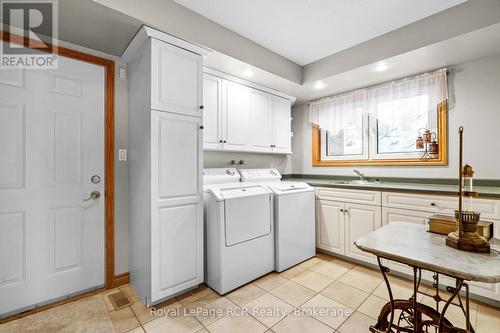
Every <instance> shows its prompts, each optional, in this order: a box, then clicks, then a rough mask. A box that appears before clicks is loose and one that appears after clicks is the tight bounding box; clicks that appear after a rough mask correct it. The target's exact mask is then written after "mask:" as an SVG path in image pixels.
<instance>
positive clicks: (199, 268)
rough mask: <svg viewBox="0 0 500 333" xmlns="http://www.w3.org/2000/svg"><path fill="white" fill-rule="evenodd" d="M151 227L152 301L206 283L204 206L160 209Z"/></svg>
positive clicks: (200, 204) (200, 203)
mask: <svg viewBox="0 0 500 333" xmlns="http://www.w3.org/2000/svg"><path fill="white" fill-rule="evenodd" d="M152 217H153V218H152V225H151V229H152V230H151V237H152V242H151V245H152V253H151V261H152V265H151V279H152V281H151V283H152V290H151V291H152V299H151V302H153V303H154V302H157V301H158V300H161V299H164V298H167V297H170V296H172V295H174V294H176V293H179V292H181V291H184V290H186V289H188V288H191V287H194V286H196V285H198V284H200V283H202V282H203V203H202V202H199V203H192V204H184V205H179V206H171V207H159V208H158V209H157V210H156V212H153V216H152Z"/></svg>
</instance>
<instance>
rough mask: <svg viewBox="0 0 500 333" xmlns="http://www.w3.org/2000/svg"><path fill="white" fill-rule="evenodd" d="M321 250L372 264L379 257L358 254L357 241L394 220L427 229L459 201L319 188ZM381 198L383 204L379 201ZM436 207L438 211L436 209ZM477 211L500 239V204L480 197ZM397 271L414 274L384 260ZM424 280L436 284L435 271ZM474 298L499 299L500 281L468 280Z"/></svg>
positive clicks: (445, 283)
mask: <svg viewBox="0 0 500 333" xmlns="http://www.w3.org/2000/svg"><path fill="white" fill-rule="evenodd" d="M315 191H316V246H317V248H319V249H322V250H325V251H328V252H332V253H336V254H340V255H343V256H346V257H349V258H353V259H356V260H359V261H363V262H366V263H370V264H377V260H376V257H375V256H374V255H372V254H369V253H366V252H363V251H361V250H359V249H358V248H357V247H356V245H354V241H355V240H356V239H358V238H360V237H362V236H364V235H367V234H369V233H370V232H372V231H374V230H376V229H378V228H380V227H382V226H383V225H386V224H389V223H392V222H408V223H417V224H422V225H425V224H426V223H427V219H428V218H429V217H431V216H432V215H433V214H435V213H439V214H450V212H452V211H453V209H454V206H453V205H454V204H455V202H456V198H453V197H450V196H428V195H419V194H407V193H390V192H382V193H381V192H377V191H366V190H351V189H339V188H328V187H317V188H316V190H315ZM380 199H381V200H380ZM436 207H437V208H436ZM474 207H475V209H477V210H479V211H481V212H484V214H482V217H483V215H484V217H483V218H484V219H485V220H489V221H492V222H493V224H494V232H495V237H496V238H500V221H499V220H498V218H497V217H498V216H500V213H499V212H500V201H498V200H489V199H475V200H474ZM383 264H384V265H385V266H387V267H388V268H390V269H391V271H392V272H393V273H402V274H406V275H408V276H413V269H412V268H411V267H409V266H407V265H405V264H400V263H397V262H394V261H388V260H383ZM422 273H423V274H422V278H424V279H426V280H428V281H432V278H433V276H432V273H431V272H427V271H423V272H422ZM439 282H440V285H442V286H454V285H455V281H454V280H453V279H451V278H449V277H446V276H444V275H440V281H439ZM469 286H470V292H471V294H473V295H478V296H482V297H486V298H489V299H492V300H495V301H500V283H497V284H493V283H479V282H469Z"/></svg>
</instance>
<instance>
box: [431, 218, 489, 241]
mask: <svg viewBox="0 0 500 333" xmlns="http://www.w3.org/2000/svg"><path fill="white" fill-rule="evenodd" d="M427 223H428V225H429V232H432V233H435V234H440V235H448V234H449V233H450V232H455V231H457V228H458V227H457V221H456V219H455V218H454V217H453V216H449V215H440V214H434V215H432V216H431V217H429V218H428V219H427ZM477 233H478V234H479V236H482V237H484V238H485V239H487V240H488V239H490V238H491V237H493V222H488V221H479V223H478V225H477Z"/></svg>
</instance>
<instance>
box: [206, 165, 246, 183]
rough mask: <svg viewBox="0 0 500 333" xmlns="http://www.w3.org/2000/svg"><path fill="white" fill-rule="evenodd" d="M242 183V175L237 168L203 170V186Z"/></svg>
mask: <svg viewBox="0 0 500 333" xmlns="http://www.w3.org/2000/svg"><path fill="white" fill-rule="evenodd" d="M239 181H240V174H239V173H238V170H236V169H235V168H209V169H203V184H204V185H207V184H222V183H235V182H239Z"/></svg>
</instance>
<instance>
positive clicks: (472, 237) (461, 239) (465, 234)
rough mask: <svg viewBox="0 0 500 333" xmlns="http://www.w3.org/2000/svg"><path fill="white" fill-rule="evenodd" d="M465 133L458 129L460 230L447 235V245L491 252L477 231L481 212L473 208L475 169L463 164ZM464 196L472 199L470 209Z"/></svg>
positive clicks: (456, 216) (457, 217) (457, 215)
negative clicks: (473, 177) (465, 205)
mask: <svg viewBox="0 0 500 333" xmlns="http://www.w3.org/2000/svg"><path fill="white" fill-rule="evenodd" d="M463 133H464V128H463V127H462V126H461V127H460V128H459V129H458V134H459V137H460V143H459V144H460V149H459V167H458V168H459V171H458V179H459V183H458V210H455V219H456V221H457V226H458V230H457V231H455V232H451V233H449V234H448V236H447V237H446V245H448V246H450V247H453V248H455V249H458V250H463V251H469V252H481V253H489V252H490V244H489V243H488V241H487V240H486V239H485V238H483V237H481V236H479V235H478V233H477V225H478V223H479V219H480V216H481V213H479V212H475V211H473V210H472V198H473V197H477V192H474V191H473V188H472V176H473V174H474V170H473V169H472V167H471V166H470V165H468V164H466V165H464V166H462V165H463ZM464 179H465V181H464ZM464 187H465V188H464ZM464 196H466V197H469V198H470V200H471V205H470V206H471V207H469V210H463V197H464Z"/></svg>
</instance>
